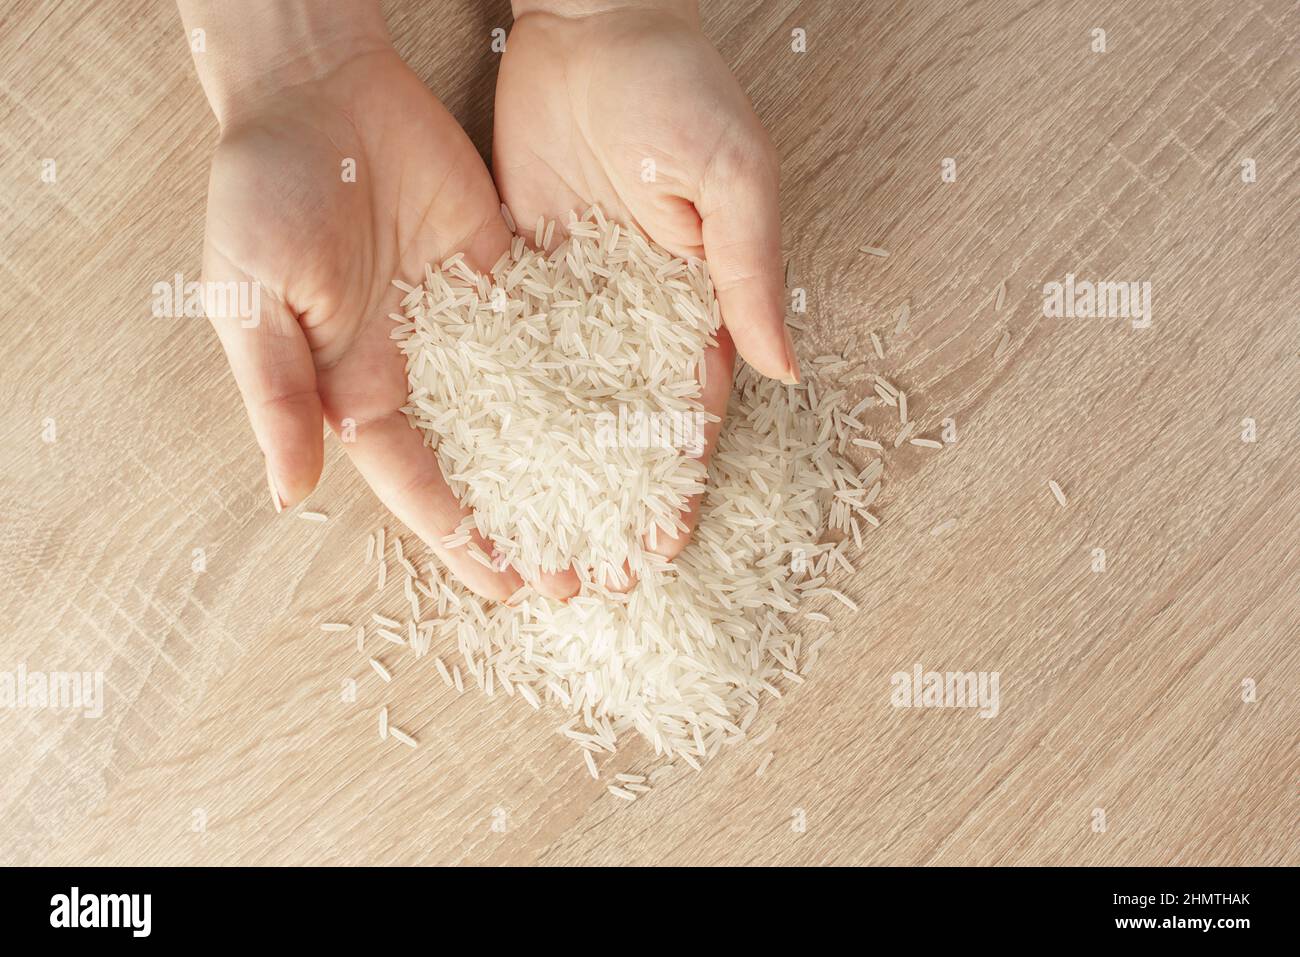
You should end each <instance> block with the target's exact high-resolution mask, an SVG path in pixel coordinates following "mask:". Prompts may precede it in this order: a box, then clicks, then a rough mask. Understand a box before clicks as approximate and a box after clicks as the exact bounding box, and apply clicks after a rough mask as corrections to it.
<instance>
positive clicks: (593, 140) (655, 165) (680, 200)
mask: <svg viewBox="0 0 1300 957" xmlns="http://www.w3.org/2000/svg"><path fill="white" fill-rule="evenodd" d="M556 63H563V64H564V68H563V69H557V68H556V67H555V64H556ZM747 111H748V105H747V104H746V103H745V102H744V96H743V94H742V93H741V92H740V90H739V88H738V87H737V86H736V85H735V81H734V80H732V78H731V76H730V74H729V73H728V72H727V69H726V66H725V64H723V62H722V60H721V59H720V58H719V57H718V54H717V53H716V52H715V51H714V50H713V48H712V47H711V46H710V45H709V44H708V42H707V41H706V40H705V39H704V37H703V36H702V35H701V34H700V33H699V32H698V31H696V30H694V29H692V28H690V27H689V26H688V25H687V24H685V23H684V22H682V21H680V20H677V19H675V18H673V17H665V16H662V15H654V14H646V13H642V12H635V11H634V12H629V13H621V14H607V15H604V16H602V17H596V18H591V19H589V20H563V19H560V18H555V17H546V16H539V15H531V16H524V17H522V18H521V19H520V20H519V21H518V22H517V23H516V24H515V26H514V29H513V30H512V31H511V34H510V37H509V40H508V42H507V45H506V54H505V57H504V58H503V60H502V63H501V72H500V76H499V77H498V79H497V98H496V112H497V115H496V125H495V142H494V147H493V169H494V173H495V175H496V180H497V186H498V188H499V189H500V190H501V195H502V197H503V198H504V199H505V201H506V204H507V205H508V206H509V207H510V209H511V210H512V212H514V213H515V216H516V218H517V219H518V220H519V222H520V224H521V226H524V227H528V228H531V227H532V224H533V223H534V222H535V220H536V218H537V217H538V216H546V217H548V218H552V217H557V216H561V215H563V214H564V213H566V212H567V211H568V210H570V209H579V210H580V209H581V208H583V207H585V206H587V205H589V204H591V203H598V204H600V206H601V207H602V208H603V209H604V210H605V212H606V213H608V214H609V215H611V216H613V217H615V218H617V219H620V220H622V221H624V222H629V223H635V224H636V225H638V226H639V227H640V228H641V229H642V230H643V231H645V232H646V233H647V234H648V235H649V236H650V237H651V238H652V239H654V240H655V241H656V242H659V243H661V244H662V245H664V246H666V247H668V248H669V249H671V250H672V251H673V252H675V253H677V254H678V255H683V256H688V255H693V256H702V255H703V252H704V250H703V243H702V239H701V228H700V217H699V214H698V212H697V210H696V209H695V207H694V205H693V204H694V202H695V201H696V199H697V196H698V184H699V183H700V182H701V181H702V180H703V179H704V177H705V175H706V172H707V167H708V164H709V162H710V159H711V158H712V157H714V156H716V155H717V153H718V151H719V150H726V149H729V148H732V145H733V141H734V137H735V130H734V128H733V126H732V123H731V120H732V119H733V117H734V116H736V115H738V114H741V113H744V112H747Z"/></svg>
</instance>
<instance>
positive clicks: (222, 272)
mask: <svg viewBox="0 0 1300 957" xmlns="http://www.w3.org/2000/svg"><path fill="white" fill-rule="evenodd" d="M203 278H204V284H203V285H204V307H205V312H206V313H207V316H208V319H209V320H210V321H211V323H212V326H213V328H214V329H215V330H216V333H217V336H218V338H219V339H220V340H221V346H222V348H223V349H224V350H225V353H226V359H227V361H228V362H229V363H230V371H231V372H232V373H233V374H234V376H235V382H236V384H237V385H238V386H239V392H240V394H241V395H242V396H243V398H244V407H245V408H246V409H247V410H248V420H249V422H250V424H251V425H252V426H253V434H254V435H255V436H256V437H257V444H258V445H259V446H260V447H261V449H262V455H263V456H264V457H265V459H266V479H267V484H268V485H269V486H270V491H271V501H272V504H273V505H274V506H275V510H276V511H277V512H278V511H280V510H281V509H282V508H287V507H289V506H292V505H296V504H297V503H298V502H301V501H302V500H303V499H304V498H306V497H307V495H308V494H309V493H310V492H311V491H312V489H314V488H315V487H316V482H317V481H318V480H319V479H320V473H321V465H322V463H323V461H324V454H325V450H324V441H323V435H322V433H323V429H324V422H323V419H322V416H321V402H320V396H319V395H318V394H317V392H316V366H315V364H314V363H313V361H312V355H311V350H310V349H309V348H308V346H307V340H306V338H305V337H304V336H303V333H302V328H301V327H300V326H299V325H298V319H297V317H296V316H295V315H294V313H293V310H291V309H290V308H289V307H288V306H287V305H286V304H285V303H284V302H281V301H280V300H279V299H277V298H275V297H274V296H273V295H272V294H271V293H270V292H269V291H268V290H267V289H266V288H265V287H263V286H261V284H260V283H258V282H257V281H256V280H254V279H252V278H251V277H250V276H248V275H247V274H245V273H244V272H243V271H242V270H239V269H238V268H237V267H235V266H234V265H233V264H231V263H230V262H228V261H227V260H225V259H224V258H222V257H221V256H220V255H219V254H216V253H215V252H213V251H212V250H211V248H209V251H208V255H206V256H205V261H204V269H203Z"/></svg>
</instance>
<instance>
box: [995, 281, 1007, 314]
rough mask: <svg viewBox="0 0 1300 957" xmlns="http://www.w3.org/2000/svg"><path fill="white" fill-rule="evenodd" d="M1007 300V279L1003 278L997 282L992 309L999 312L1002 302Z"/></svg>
mask: <svg viewBox="0 0 1300 957" xmlns="http://www.w3.org/2000/svg"><path fill="white" fill-rule="evenodd" d="M1006 301H1007V281H1006V280H1005V279H1004V280H1002V281H1001V282H1000V283H998V291H997V295H996V296H995V297H994V299H993V311H994V312H1001V311H1002V304H1003V303H1004V302H1006Z"/></svg>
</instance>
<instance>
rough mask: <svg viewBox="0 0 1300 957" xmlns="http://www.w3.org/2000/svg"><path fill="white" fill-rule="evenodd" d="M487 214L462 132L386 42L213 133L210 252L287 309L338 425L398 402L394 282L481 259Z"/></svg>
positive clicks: (488, 252) (483, 184) (486, 197)
mask: <svg viewBox="0 0 1300 957" xmlns="http://www.w3.org/2000/svg"><path fill="white" fill-rule="evenodd" d="M348 161H351V162H350V163H349V162H348ZM352 170H354V171H355V175H354V176H352V175H350V173H351V171H352ZM499 210H500V207H499V201H498V199H497V196H496V191H495V190H494V189H493V186H492V183H491V181H490V179H489V178H488V176H487V173H486V170H485V169H484V168H483V165H482V161H481V160H480V158H479V156H478V154H477V152H476V151H475V150H474V147H473V145H472V144H471V143H470V141H469V140H468V138H466V136H465V135H464V133H463V132H462V131H461V129H460V127H459V126H458V125H457V124H456V122H455V120H453V119H452V117H451V116H450V115H449V114H448V113H447V112H446V110H445V109H443V107H442V105H441V104H440V103H439V102H438V101H437V99H436V98H435V97H434V96H433V95H432V94H431V93H430V92H429V91H428V89H427V88H425V86H424V85H423V84H422V83H421V82H420V80H419V78H418V77H416V76H415V75H414V74H413V73H412V72H411V71H410V69H409V68H408V67H407V66H406V65H405V64H404V63H403V62H402V61H401V59H400V58H398V57H397V55H396V54H395V53H392V52H391V51H385V52H384V53H381V54H371V55H368V56H366V57H362V58H359V59H358V60H355V61H352V62H351V63H349V64H348V65H347V66H345V67H344V68H343V69H342V70H340V71H338V72H336V73H335V74H333V75H332V76H331V77H330V78H329V79H328V80H326V81H323V82H322V83H319V84H316V85H313V86H312V87H311V88H307V89H303V88H298V89H295V90H294V91H292V92H291V93H290V94H289V95H287V96H285V97H284V98H283V99H281V100H280V101H278V102H277V104H276V107H275V112H274V113H273V114H272V115H269V116H266V115H263V116H260V117H259V118H258V120H257V121H255V123H253V124H250V125H246V126H243V127H240V128H238V129H236V130H234V131H232V135H230V136H229V137H227V138H226V139H225V140H224V141H223V143H222V144H221V147H220V148H219V149H218V151H217V155H216V157H215V159H214V161H213V176H212V194H211V201H210V205H209V226H208V243H209V251H210V253H215V254H217V255H220V256H223V257H226V258H228V259H229V260H231V261H232V262H233V263H235V264H237V265H238V266H239V267H240V269H241V270H242V271H244V272H247V273H248V274H249V275H251V276H252V277H253V278H254V279H257V280H258V281H260V282H261V283H262V286H263V295H264V296H265V295H266V294H268V293H269V294H270V295H271V296H272V297H273V298H274V299H276V300H278V301H280V302H283V303H284V304H285V305H286V306H287V307H288V308H289V309H290V310H291V311H292V313H293V314H294V315H296V316H297V318H298V322H299V325H300V326H301V328H302V330H303V332H304V334H305V336H306V339H307V343H308V345H309V347H310V349H311V352H312V357H313V360H314V363H315V366H316V374H317V389H318V392H319V394H320V398H321V402H322V405H323V408H324V411H325V415H326V416H327V418H328V419H329V421H330V423H331V425H333V426H335V427H336V428H337V427H338V423H339V422H340V421H341V420H342V419H344V418H352V419H354V420H355V421H358V422H362V421H367V420H371V419H374V418H375V417H377V416H381V415H385V414H388V413H391V412H393V411H395V410H397V409H399V408H400V407H401V406H403V405H404V404H405V403H406V397H407V388H406V376H405V371H404V364H403V362H402V358H401V355H400V353H398V351H397V350H396V349H395V348H393V344H392V341H391V340H390V339H389V332H390V330H391V328H392V323H391V321H390V320H389V319H388V318H387V316H388V314H389V313H391V312H395V311H400V310H399V309H398V303H399V301H400V299H401V293H400V292H399V291H398V290H396V289H395V288H394V287H393V286H392V283H391V280H392V278H393V277H405V278H407V279H408V280H414V281H416V282H418V281H419V277H421V276H423V270H424V265H425V263H428V262H436V261H438V260H439V259H441V258H443V257H445V256H447V255H450V254H451V253H453V252H456V251H461V250H466V251H468V252H469V253H470V254H471V257H473V256H477V257H478V259H479V264H480V266H482V265H491V262H492V261H493V260H494V259H495V258H496V256H497V255H499V254H500V252H501V251H502V250H504V249H505V246H506V244H507V241H508V236H507V233H506V231H505V229H504V225H503V224H502V222H501V219H500V212H499Z"/></svg>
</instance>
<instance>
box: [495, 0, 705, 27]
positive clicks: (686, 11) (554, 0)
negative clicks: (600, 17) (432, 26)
mask: <svg viewBox="0 0 1300 957" xmlns="http://www.w3.org/2000/svg"><path fill="white" fill-rule="evenodd" d="M510 6H511V9H512V11H513V13H514V16H515V19H516V20H518V19H519V18H520V17H522V16H524V15H526V14H529V13H550V14H554V15H555V16H560V17H572V18H578V17H588V16H593V15H595V14H601V13H621V12H626V11H634V10H635V11H641V12H660V13H669V14H672V15H673V16H676V17H679V18H681V19H683V20H685V21H686V22H687V23H689V24H691V25H692V26H696V27H698V26H699V25H700V4H699V0H511V3H510Z"/></svg>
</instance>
